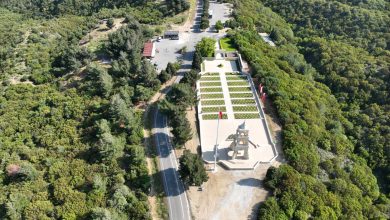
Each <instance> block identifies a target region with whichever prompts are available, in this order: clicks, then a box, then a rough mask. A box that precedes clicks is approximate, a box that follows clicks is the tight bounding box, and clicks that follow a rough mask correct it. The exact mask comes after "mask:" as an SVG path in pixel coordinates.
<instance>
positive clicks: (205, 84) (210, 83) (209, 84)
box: [200, 82, 221, 87]
mask: <svg viewBox="0 0 390 220" xmlns="http://www.w3.org/2000/svg"><path fill="white" fill-rule="evenodd" d="M200 86H202V87H203V86H221V82H201V83H200Z"/></svg>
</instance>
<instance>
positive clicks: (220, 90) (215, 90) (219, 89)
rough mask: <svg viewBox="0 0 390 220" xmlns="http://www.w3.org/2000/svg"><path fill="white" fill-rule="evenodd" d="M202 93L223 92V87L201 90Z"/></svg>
mask: <svg viewBox="0 0 390 220" xmlns="http://www.w3.org/2000/svg"><path fill="white" fill-rule="evenodd" d="M200 92H222V88H221V87H212V88H200Z"/></svg>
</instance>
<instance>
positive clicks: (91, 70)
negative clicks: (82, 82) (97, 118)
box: [85, 64, 113, 97]
mask: <svg viewBox="0 0 390 220" xmlns="http://www.w3.org/2000/svg"><path fill="white" fill-rule="evenodd" d="M85 71H86V74H87V77H86V78H85V79H86V81H87V89H88V90H89V91H91V92H92V94H96V95H101V96H104V97H108V96H109V95H110V93H111V90H112V87H113V82H112V77H111V76H110V75H109V74H108V73H107V70H106V69H104V68H103V67H101V66H100V65H98V64H91V65H88V66H87V68H86V70H85Z"/></svg>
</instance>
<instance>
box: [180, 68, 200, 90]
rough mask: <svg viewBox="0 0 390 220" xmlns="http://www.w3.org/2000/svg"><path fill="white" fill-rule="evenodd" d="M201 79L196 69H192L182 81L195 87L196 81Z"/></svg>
mask: <svg viewBox="0 0 390 220" xmlns="http://www.w3.org/2000/svg"><path fill="white" fill-rule="evenodd" d="M199 79H200V74H199V73H198V71H196V70H190V71H189V72H187V73H185V74H184V77H183V79H182V80H181V81H180V82H183V83H187V84H189V85H190V86H191V87H193V88H195V84H196V81H198V80H199Z"/></svg>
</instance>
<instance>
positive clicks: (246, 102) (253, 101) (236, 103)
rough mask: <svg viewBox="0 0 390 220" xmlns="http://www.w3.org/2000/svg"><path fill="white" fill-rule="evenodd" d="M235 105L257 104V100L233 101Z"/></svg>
mask: <svg viewBox="0 0 390 220" xmlns="http://www.w3.org/2000/svg"><path fill="white" fill-rule="evenodd" d="M231 101H232V104H233V105H249V104H253V105H254V104H256V102H255V100H253V99H232V100H231Z"/></svg>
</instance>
